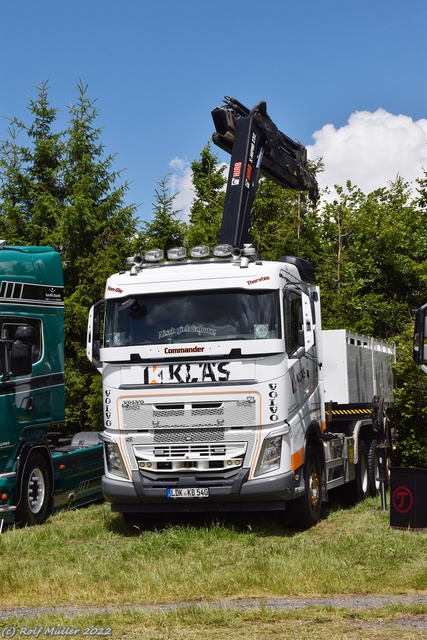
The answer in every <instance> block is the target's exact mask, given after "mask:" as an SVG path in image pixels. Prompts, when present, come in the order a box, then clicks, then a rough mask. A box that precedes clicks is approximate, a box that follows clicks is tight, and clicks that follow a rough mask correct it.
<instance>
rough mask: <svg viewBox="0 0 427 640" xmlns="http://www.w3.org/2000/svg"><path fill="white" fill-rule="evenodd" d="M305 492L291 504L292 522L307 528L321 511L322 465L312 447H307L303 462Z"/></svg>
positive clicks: (317, 519)
mask: <svg viewBox="0 0 427 640" xmlns="http://www.w3.org/2000/svg"><path fill="white" fill-rule="evenodd" d="M304 482H305V492H304V495H303V496H302V497H301V498H297V499H296V500H295V501H294V504H293V505H292V524H293V525H294V526H296V527H298V528H301V529H309V528H310V527H313V526H314V525H316V524H317V523H318V522H319V520H320V514H321V512H322V467H321V464H320V460H319V455H318V453H317V451H316V449H315V448H314V447H307V450H306V454H305V462H304Z"/></svg>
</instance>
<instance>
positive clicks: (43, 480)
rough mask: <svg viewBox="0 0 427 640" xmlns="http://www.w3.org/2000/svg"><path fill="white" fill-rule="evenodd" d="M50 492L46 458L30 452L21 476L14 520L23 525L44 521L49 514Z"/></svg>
mask: <svg viewBox="0 0 427 640" xmlns="http://www.w3.org/2000/svg"><path fill="white" fill-rule="evenodd" d="M50 494H51V484H50V479H49V472H48V468H47V464H46V460H45V459H44V457H43V456H42V455H40V454H39V453H33V454H30V456H29V459H28V460H27V463H26V465H25V469H24V473H23V476H22V483H21V495H20V496H19V497H18V507H17V509H16V514H15V522H16V523H17V524H20V525H23V526H28V525H33V524H42V523H43V522H45V520H46V519H47V517H48V515H49V513H48V512H49V503H50Z"/></svg>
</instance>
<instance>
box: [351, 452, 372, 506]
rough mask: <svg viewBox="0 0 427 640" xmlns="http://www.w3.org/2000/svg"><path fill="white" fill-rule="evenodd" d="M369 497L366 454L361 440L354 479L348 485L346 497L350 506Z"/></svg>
mask: <svg viewBox="0 0 427 640" xmlns="http://www.w3.org/2000/svg"><path fill="white" fill-rule="evenodd" d="M368 496H369V471H368V454H367V452H366V445H365V443H364V441H363V440H359V455H358V462H357V464H356V478H355V479H354V480H352V481H351V482H350V483H349V485H348V497H349V501H350V503H351V504H356V503H357V502H362V500H365V498H367V497H368Z"/></svg>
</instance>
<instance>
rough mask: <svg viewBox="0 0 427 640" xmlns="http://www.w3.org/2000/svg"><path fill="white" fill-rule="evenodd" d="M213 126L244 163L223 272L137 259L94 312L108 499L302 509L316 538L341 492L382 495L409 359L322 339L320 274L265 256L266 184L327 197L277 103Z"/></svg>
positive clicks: (203, 256) (170, 505) (299, 516)
mask: <svg viewBox="0 0 427 640" xmlns="http://www.w3.org/2000/svg"><path fill="white" fill-rule="evenodd" d="M213 114H214V122H215V123H216V127H217V134H216V135H217V136H220V137H221V140H220V141H219V142H220V143H223V144H222V145H221V144H220V146H223V148H227V146H230V148H231V149H232V160H231V167H230V176H229V181H228V187H227V192H226V202H225V207H224V217H223V224H222V229H221V235H220V242H219V244H218V245H217V246H216V247H215V248H214V250H213V254H214V255H213V257H212V256H211V252H210V250H209V249H208V248H207V247H201V246H199V247H194V248H192V249H191V251H190V254H191V257H189V258H187V256H186V252H185V250H184V249H182V248H176V249H173V250H171V251H169V253H168V257H167V260H166V261H165V260H164V256H163V252H162V251H161V250H152V251H150V252H148V253H147V254H146V255H145V256H135V257H134V258H133V259H132V260H131V263H132V266H131V267H130V269H129V270H124V271H122V272H120V273H116V274H114V275H112V276H111V277H110V278H109V279H108V281H107V283H106V289H105V299H104V300H101V301H100V302H98V303H97V304H95V305H94V306H93V307H92V309H91V312H90V317H89V323H88V343H87V353H88V357H89V359H90V360H91V361H92V362H93V363H94V364H95V366H96V367H97V368H98V370H99V371H100V372H102V376H103V402H104V421H105V430H104V432H103V434H102V439H103V441H104V448H105V474H104V477H103V493H104V496H105V498H106V500H107V501H109V502H110V503H111V504H112V509H113V511H117V512H121V513H123V515H124V517H125V518H126V519H129V520H132V519H134V518H140V517H142V516H143V514H147V513H156V512H157V513H171V512H181V511H182V512H199V511H205V512H214V511H227V510H228V511H233V512H235V511H257V510H266V511H273V510H285V509H287V510H291V513H292V517H293V518H294V522H295V524H296V525H298V526H301V527H304V528H306V527H310V526H312V525H314V524H315V523H316V522H317V521H318V520H319V517H320V514H321V507H322V502H323V501H326V500H327V497H328V492H329V490H330V489H332V488H335V487H338V486H341V485H343V486H344V485H346V488H347V492H348V495H349V497H351V499H352V500H358V499H362V498H364V497H365V496H367V495H369V493H376V492H377V491H378V490H379V471H378V450H379V447H381V446H382V447H385V446H388V445H389V443H390V435H389V431H390V428H389V423H388V420H387V417H386V414H385V410H384V407H385V405H386V404H387V403H390V402H392V400H393V381H392V371H391V365H392V362H393V361H394V349H393V347H391V346H389V345H387V344H385V343H380V342H378V341H375V340H373V339H370V338H369V339H368V338H363V337H361V336H355V335H352V334H348V333H347V332H345V331H329V332H328V331H327V332H324V331H322V328H321V312H320V294H319V289H318V287H317V286H316V285H315V276H314V269H313V267H312V265H311V264H310V263H309V262H307V261H306V260H304V259H302V258H299V257H283V258H281V259H280V260H277V261H274V262H273V261H265V260H263V259H262V258H260V257H259V256H258V255H257V253H256V251H255V249H254V248H253V247H252V245H251V244H249V243H248V242H247V240H248V229H247V226H248V221H249V217H250V213H248V208H251V207H252V201H253V196H254V192H255V189H256V184H257V180H258V174H259V172H260V171H262V172H263V173H265V174H266V175H267V176H269V177H273V179H275V180H277V181H279V182H281V183H282V184H283V186H285V187H292V188H298V187H300V188H307V189H309V191H310V193H311V195H312V196H313V197H316V183H315V180H314V178H313V177H312V175H311V174H310V173H309V171H308V169H307V167H306V159H305V156H304V151H305V150H304V149H303V148H302V147H301V146H300V145H298V144H297V143H293V142H292V141H290V139H289V138H286V137H285V136H283V134H281V133H280V132H279V131H278V130H277V129H275V133H274V131H273V135H274V136H275V140H276V142H272V138H271V135H270V133H271V131H272V130H273V128H274V127H275V125H273V123H272V122H271V120H270V119H269V117H268V116H267V114H266V109H265V103H260V105H257V106H256V107H255V108H254V109H253V110H252V111H248V110H247V109H246V108H245V107H243V105H241V104H240V103H238V102H237V101H234V100H233V99H229V100H228V102H227V103H226V107H219V108H217V110H214V112H213ZM242 131H243V133H242ZM214 140H215V138H214ZM215 141H216V142H217V143H218V140H215ZM283 154H284V155H286V158H283V157H282V155H283ZM236 202H237V204H236Z"/></svg>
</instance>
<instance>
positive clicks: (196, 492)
mask: <svg viewBox="0 0 427 640" xmlns="http://www.w3.org/2000/svg"><path fill="white" fill-rule="evenodd" d="M166 496H167V497H168V498H209V489H206V488H204V489H202V488H200V487H194V488H193V487H188V488H185V489H166Z"/></svg>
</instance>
